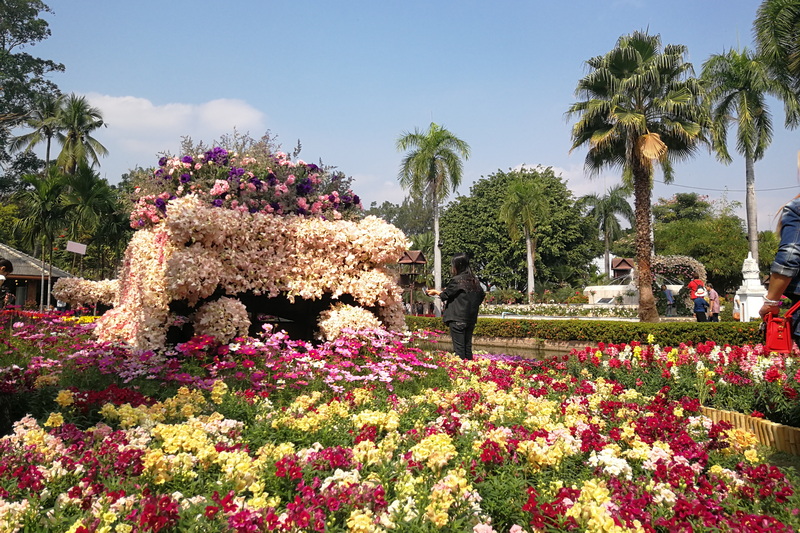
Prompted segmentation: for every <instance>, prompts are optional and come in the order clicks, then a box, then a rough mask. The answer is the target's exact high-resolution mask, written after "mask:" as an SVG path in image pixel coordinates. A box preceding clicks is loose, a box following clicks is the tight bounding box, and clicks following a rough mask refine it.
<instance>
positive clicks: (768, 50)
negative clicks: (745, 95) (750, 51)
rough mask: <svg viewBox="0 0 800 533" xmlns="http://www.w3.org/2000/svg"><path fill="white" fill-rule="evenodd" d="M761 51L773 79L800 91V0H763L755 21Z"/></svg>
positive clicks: (759, 50)
mask: <svg viewBox="0 0 800 533" xmlns="http://www.w3.org/2000/svg"><path fill="white" fill-rule="evenodd" d="M753 30H754V33H755V38H756V45H757V47H758V52H759V54H761V56H762V57H763V58H764V60H765V61H766V62H767V63H768V64H769V67H770V70H771V73H772V76H773V78H775V79H776V80H778V81H780V82H781V83H783V84H785V85H788V86H789V87H791V88H792V89H793V90H794V91H795V93H797V92H798V91H800V2H798V1H797V0H764V1H763V2H761V5H760V6H759V8H758V11H757V12H756V19H755V21H754V22H753Z"/></svg>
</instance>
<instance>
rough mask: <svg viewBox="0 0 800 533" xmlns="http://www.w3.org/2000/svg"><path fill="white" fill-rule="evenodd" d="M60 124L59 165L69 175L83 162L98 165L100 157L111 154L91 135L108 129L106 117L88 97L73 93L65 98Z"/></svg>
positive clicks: (57, 136) (58, 134)
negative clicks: (103, 127)
mask: <svg viewBox="0 0 800 533" xmlns="http://www.w3.org/2000/svg"><path fill="white" fill-rule="evenodd" d="M60 122H61V124H60V125H61V131H59V132H58V133H57V134H56V138H57V139H58V142H59V143H61V153H59V154H58V159H57V163H58V166H59V167H60V168H62V169H63V171H64V172H65V173H66V174H72V173H74V172H75V171H76V170H77V168H78V165H79V164H80V163H81V162H82V161H86V162H87V163H90V164H91V165H92V166H94V165H98V164H99V163H100V161H99V157H101V156H106V155H108V150H107V149H106V147H105V146H103V145H102V144H101V143H100V141H98V140H97V139H95V138H94V137H92V135H91V134H92V132H93V131H95V130H96V129H98V128H100V127H101V126H105V123H104V122H103V114H102V113H101V111H100V110H99V109H98V108H96V107H92V106H90V105H89V101H88V100H86V97H85V96H78V95H76V94H74V93H73V94H70V95H69V96H67V97H65V98H64V102H63V104H62V108H61V119H60Z"/></svg>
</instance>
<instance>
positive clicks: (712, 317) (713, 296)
mask: <svg viewBox="0 0 800 533" xmlns="http://www.w3.org/2000/svg"><path fill="white" fill-rule="evenodd" d="M706 288H707V289H708V312H709V313H710V314H709V317H708V321H709V322H719V293H717V291H715V290H714V286H713V285H712V284H710V283H707V284H706Z"/></svg>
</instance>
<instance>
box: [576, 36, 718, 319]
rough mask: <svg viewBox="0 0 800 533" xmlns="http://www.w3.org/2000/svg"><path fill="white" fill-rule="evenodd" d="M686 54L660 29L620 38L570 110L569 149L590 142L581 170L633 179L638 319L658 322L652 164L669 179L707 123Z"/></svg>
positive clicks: (598, 61)
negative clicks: (615, 170)
mask: <svg viewBox="0 0 800 533" xmlns="http://www.w3.org/2000/svg"><path fill="white" fill-rule="evenodd" d="M685 55H686V47H685V46H682V45H667V46H665V47H663V49H662V46H661V37H660V36H659V35H648V34H647V33H642V32H635V33H632V34H630V35H626V36H622V37H620V38H619V40H618V41H617V45H616V47H615V48H614V49H613V50H611V51H610V52H608V53H607V54H605V55H602V56H597V57H594V58H592V59H590V60H588V61H587V62H586V63H587V65H588V66H589V68H590V72H589V73H588V74H587V75H586V76H585V77H584V78H583V79H581V80H580V81H579V82H578V87H577V89H576V95H577V96H578V97H579V98H582V100H581V101H579V102H577V103H575V104H573V105H572V106H570V108H569V110H568V115H569V116H577V117H578V121H577V122H576V123H575V124H574V125H573V127H572V143H573V144H572V149H573V150H574V149H575V148H578V147H580V146H584V145H587V146H588V147H589V151H588V153H587V154H586V161H585V168H586V169H587V170H588V171H589V172H590V173H591V174H594V175H597V174H598V173H599V172H600V170H601V169H603V168H606V167H621V168H622V171H623V172H622V177H623V183H626V184H632V185H633V191H634V210H635V217H636V223H635V226H636V270H637V274H638V278H637V281H638V289H639V319H640V320H641V321H645V322H657V321H658V311H657V310H656V306H655V299H654V296H653V290H652V281H653V273H652V270H651V255H652V238H651V236H650V200H651V195H652V188H653V183H652V181H653V166H654V163H658V164H659V165H660V166H661V168H662V170H663V172H664V181H666V182H669V181H671V180H672V178H673V167H672V165H673V162H674V161H677V160H680V159H684V158H687V157H689V156H690V155H692V154H693V153H694V151H695V150H696V149H697V147H698V145H699V143H700V142H702V141H705V135H706V132H707V130H708V129H709V128H710V118H709V113H708V111H707V109H706V107H705V106H704V105H703V104H702V102H701V97H702V88H701V86H700V83H699V81H698V80H697V79H695V78H694V77H692V76H691V74H692V73H693V71H692V65H691V63H688V62H686V61H685V60H684V56H685Z"/></svg>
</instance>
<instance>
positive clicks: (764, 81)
mask: <svg viewBox="0 0 800 533" xmlns="http://www.w3.org/2000/svg"><path fill="white" fill-rule="evenodd" d="M702 79H703V81H704V83H705V84H706V89H707V91H708V95H707V98H708V102H709V104H710V105H711V106H712V119H713V121H714V128H713V141H714V149H715V151H716V153H717V157H718V158H719V159H720V160H721V161H723V162H725V163H730V162H731V156H730V154H729V153H728V148H727V132H728V125H729V124H730V123H732V122H735V123H736V125H737V130H736V150H737V151H738V152H739V153H740V154H741V155H742V156H744V164H745V184H746V189H747V193H746V196H745V211H746V213H747V239H748V241H749V242H750V252H751V253H752V254H753V259H755V260H756V261H758V216H757V213H758V206H757V204H756V189H755V182H756V176H755V162H756V161H758V160H760V159H761V158H762V157H764V151H765V150H766V149H767V147H768V146H769V145H770V143H771V142H772V116H771V114H770V112H769V107H768V105H767V102H766V96H767V95H772V96H776V97H778V98H781V99H782V100H783V101H784V107H785V109H786V124H787V126H791V125H794V124H797V122H798V118H800V103H799V102H798V99H797V95H796V94H795V93H793V92H792V91H790V90H788V89H787V87H786V86H785V85H784V84H782V83H780V82H778V81H777V80H776V79H775V78H773V77H772V76H771V75H770V72H769V69H768V66H767V63H766V62H764V61H763V60H762V58H760V57H758V56H756V55H754V54H753V53H751V52H750V51H749V50H747V49H746V48H745V49H744V50H742V51H741V52H740V51H737V50H733V49H731V50H728V51H727V52H725V53H724V54H714V55H712V56H711V57H710V58H709V59H708V60H707V61H706V62H705V63H704V64H703V74H702Z"/></svg>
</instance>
